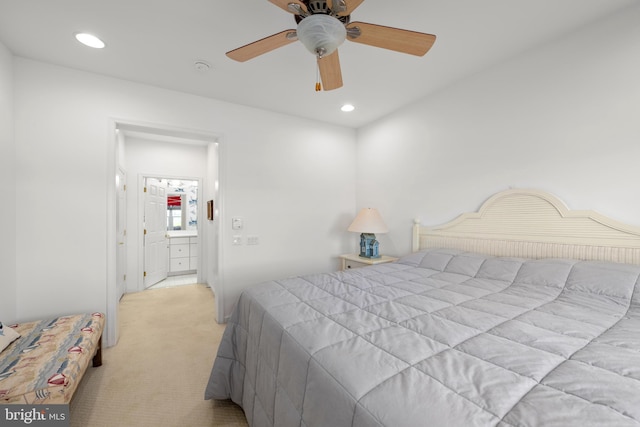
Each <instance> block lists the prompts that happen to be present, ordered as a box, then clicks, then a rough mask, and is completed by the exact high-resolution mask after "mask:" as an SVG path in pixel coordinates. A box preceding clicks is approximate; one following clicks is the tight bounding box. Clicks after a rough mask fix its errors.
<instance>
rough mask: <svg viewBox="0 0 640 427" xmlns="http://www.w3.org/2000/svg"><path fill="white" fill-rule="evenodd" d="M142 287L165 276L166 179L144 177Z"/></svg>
mask: <svg viewBox="0 0 640 427" xmlns="http://www.w3.org/2000/svg"><path fill="white" fill-rule="evenodd" d="M143 233H144V287H145V289H146V288H148V287H150V286H153V285H155V284H156V283H158V282H160V281H161V280H164V279H166V278H167V271H168V268H167V267H168V266H167V264H168V262H169V245H168V241H167V181H166V180H162V179H156V178H145V191H144V231H143Z"/></svg>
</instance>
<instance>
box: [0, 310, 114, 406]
mask: <svg viewBox="0 0 640 427" xmlns="http://www.w3.org/2000/svg"><path fill="white" fill-rule="evenodd" d="M104 324H105V321H104V315H103V314H102V313H93V314H78V315H72V316H61V317H56V318H55V319H49V320H41V321H36V322H29V323H21V324H17V325H9V326H8V327H7V325H4V326H5V327H4V333H3V335H4V336H5V337H6V336H7V335H9V334H14V335H13V336H15V333H14V331H15V332H17V333H18V334H19V335H20V337H19V338H17V339H15V340H14V341H13V342H11V344H9V345H8V346H7V347H6V348H5V349H4V350H2V352H1V353H0V404H11V403H14V404H65V403H69V402H70V401H71V398H72V396H73V393H74V392H75V390H76V387H77V386H78V383H79V382H80V380H81V379H82V376H83V375H84V373H85V372H86V370H87V367H88V366H89V362H90V361H93V366H94V367H95V366H100V365H101V364H102V331H103V329H104ZM9 329H10V330H9Z"/></svg>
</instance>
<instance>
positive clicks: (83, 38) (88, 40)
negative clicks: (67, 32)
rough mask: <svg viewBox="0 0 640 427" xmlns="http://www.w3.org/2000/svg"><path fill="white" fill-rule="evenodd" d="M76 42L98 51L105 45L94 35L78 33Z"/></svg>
mask: <svg viewBox="0 0 640 427" xmlns="http://www.w3.org/2000/svg"><path fill="white" fill-rule="evenodd" d="M75 36H76V40H78V41H79V42H80V43H82V44H83V45H85V46H89V47H93V48H96V49H102V48H103V47H104V46H105V44H104V42H103V41H102V40H100V39H99V38H97V37H96V36H94V35H93V34H88V33H76V34H75Z"/></svg>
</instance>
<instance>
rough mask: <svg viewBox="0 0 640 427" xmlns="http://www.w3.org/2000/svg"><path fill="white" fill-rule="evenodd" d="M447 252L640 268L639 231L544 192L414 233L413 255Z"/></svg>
mask: <svg viewBox="0 0 640 427" xmlns="http://www.w3.org/2000/svg"><path fill="white" fill-rule="evenodd" d="M435 247H445V248H453V249H460V250H465V251H469V252H478V253H483V254H487V255H493V256H512V257H522V258H573V259H582V260H600V261H612V262H621V263H628V264H640V227H635V226H631V225H626V224H623V223H620V222H618V221H615V220H613V219H611V218H608V217H606V216H604V215H601V214H599V213H597V212H594V211H572V210H569V209H568V208H567V206H566V205H565V204H564V203H563V202H562V201H561V200H560V199H558V198H557V197H555V196H553V195H551V194H549V193H546V192H543V191H539V190H529V189H512V190H506V191H502V192H500V193H497V194H495V195H493V196H492V197H490V198H489V199H488V200H487V201H486V202H484V204H483V205H482V206H481V207H480V209H479V210H478V212H473V213H465V214H462V215H460V216H458V217H457V218H456V219H454V220H453V221H451V222H448V223H446V224H442V225H439V226H435V227H425V226H421V225H420V223H419V222H418V221H416V223H415V224H414V227H413V251H414V252H415V251H417V250H420V249H426V248H435Z"/></svg>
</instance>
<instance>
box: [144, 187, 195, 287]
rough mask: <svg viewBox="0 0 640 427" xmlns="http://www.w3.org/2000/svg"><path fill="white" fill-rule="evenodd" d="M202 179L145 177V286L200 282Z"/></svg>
mask: <svg viewBox="0 0 640 427" xmlns="http://www.w3.org/2000/svg"><path fill="white" fill-rule="evenodd" d="M200 187H201V184H200V180H199V179H193V178H189V177H151V176H147V177H143V189H142V191H141V193H140V198H142V199H143V200H144V203H143V210H142V211H141V217H140V218H139V221H140V223H141V227H142V229H143V230H144V232H143V246H144V250H143V254H144V265H143V288H144V289H145V290H146V289H158V288H164V287H172V286H180V285H186V284H193V283H198V259H199V258H200V246H201V245H199V244H198V241H199V230H200V223H199V217H200V216H201V215H199V211H200V203H199V200H200V193H201V192H200Z"/></svg>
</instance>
